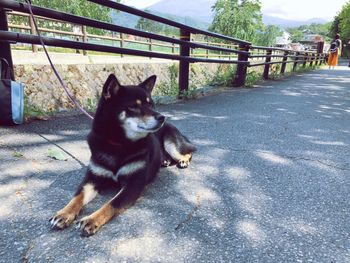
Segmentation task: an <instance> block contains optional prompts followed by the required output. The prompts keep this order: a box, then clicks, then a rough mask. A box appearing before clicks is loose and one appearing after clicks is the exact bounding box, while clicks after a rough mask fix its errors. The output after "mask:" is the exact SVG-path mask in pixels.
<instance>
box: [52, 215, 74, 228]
mask: <svg viewBox="0 0 350 263" xmlns="http://www.w3.org/2000/svg"><path fill="white" fill-rule="evenodd" d="M76 217H77V215H76V214H73V213H67V212H64V211H58V212H57V213H56V215H54V216H53V217H51V218H50V219H49V221H50V224H51V228H52V229H64V228H66V227H68V226H70V225H71V224H72V223H73V221H74V219H75V218H76Z"/></svg>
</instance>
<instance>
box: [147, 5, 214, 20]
mask: <svg viewBox="0 0 350 263" xmlns="http://www.w3.org/2000/svg"><path fill="white" fill-rule="evenodd" d="M215 2H216V0H192V1H190V0H162V1H160V2H158V3H156V4H154V5H151V6H149V7H148V9H149V10H153V11H157V12H161V13H167V14H173V15H176V16H186V17H191V18H193V19H195V20H199V21H202V22H206V23H211V22H212V20H213V14H212V11H211V7H212V6H213V5H214V4H215Z"/></svg>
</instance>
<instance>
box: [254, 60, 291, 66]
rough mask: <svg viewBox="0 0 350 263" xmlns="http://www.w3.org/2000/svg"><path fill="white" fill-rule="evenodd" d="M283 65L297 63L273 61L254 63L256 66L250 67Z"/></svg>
mask: <svg viewBox="0 0 350 263" xmlns="http://www.w3.org/2000/svg"><path fill="white" fill-rule="evenodd" d="M283 63H295V61H272V62H263V63H254V64H250V65H249V66H248V67H256V66H265V65H273V64H283Z"/></svg>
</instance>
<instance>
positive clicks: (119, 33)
mask: <svg viewBox="0 0 350 263" xmlns="http://www.w3.org/2000/svg"><path fill="white" fill-rule="evenodd" d="M89 1H90V2H93V3H95V4H99V5H103V6H105V7H109V8H111V9H115V10H118V11H122V12H127V13H129V14H133V15H137V16H140V17H143V18H146V19H151V20H153V21H157V22H160V23H163V24H166V25H169V26H172V27H175V28H178V30H179V37H174V36H173V37H169V36H164V35H160V34H155V33H150V32H145V31H142V30H137V29H131V28H126V27H122V26H118V25H115V24H111V23H106V22H101V21H98V20H94V19H90V18H86V17H80V16H76V15H72V14H69V13H64V12H59V11H55V10H51V9H47V8H43V7H39V6H33V7H32V10H33V13H34V14H35V16H36V19H38V20H43V21H51V22H53V23H62V24H65V26H66V28H67V27H68V28H69V29H72V30H73V31H72V30H70V31H66V30H58V29H52V28H51V29H50V28H46V27H40V28H39V30H40V31H41V32H44V33H48V34H46V36H44V37H43V40H44V43H45V44H46V45H47V46H53V47H62V48H71V49H77V50H83V52H84V54H86V51H98V52H107V53H116V54H120V55H122V56H123V55H132V56H142V57H150V58H152V57H154V58H162V59H170V60H178V61H179V62H180V67H179V89H180V90H179V93H180V94H181V93H182V92H183V91H185V90H187V89H188V82H189V64H190V63H197V62H201V63H228V64H236V65H237V70H236V75H235V77H234V79H233V80H232V83H233V85H234V86H242V85H244V83H245V79H246V75H247V69H248V68H249V67H257V66H264V75H263V77H264V78H265V79H267V78H268V77H269V70H270V66H271V65H273V64H280V65H281V73H282V74H284V72H285V68H286V64H288V63H293V70H296V68H297V66H298V65H299V64H302V65H303V66H306V65H307V63H309V65H310V66H312V65H319V64H321V63H323V62H324V61H325V58H326V55H325V54H324V53H317V52H314V51H293V50H286V49H281V48H272V47H259V46H252V45H251V43H249V42H247V41H244V40H241V39H236V38H232V37H228V36H224V35H220V34H217V33H213V32H209V31H205V30H201V29H197V28H193V27H189V26H187V25H184V24H181V23H178V22H174V21H172V20H169V19H165V18H162V17H159V16H156V15H153V14H150V13H147V12H144V11H141V10H138V9H135V8H132V7H128V6H125V5H122V4H119V3H116V2H113V1H110V0H89ZM29 13H30V12H29V8H28V5H27V4H25V3H19V2H17V1H13V0H2V1H1V2H0V57H5V58H7V59H8V60H9V62H10V64H11V65H12V59H11V53H10V44H14V43H26V44H31V45H32V50H33V51H34V52H35V51H37V47H36V45H38V44H40V40H39V37H38V36H37V35H36V32H35V29H34V26H33V21H32V20H31V18H30V16H29ZM8 15H9V16H22V17H27V18H28V20H27V23H26V24H14V23H10V24H9V23H8V18H7V16H8ZM67 25H68V26H67ZM77 28H78V29H79V30H75V32H74V29H77ZM88 28H94V29H101V30H103V31H107V32H110V33H109V34H104V35H97V34H90V33H88V30H87V29H88ZM23 31H26V32H28V31H29V32H30V34H27V33H23ZM49 34H51V36H48V35H49ZM67 36H68V37H70V38H68V39H66V38H67ZM129 36H132V38H129ZM198 36H199V37H198ZM62 38H63V39H62ZM71 38H73V39H74V40H72V39H71ZM196 39H199V40H198V41H196ZM101 40H103V41H104V42H107V41H111V42H112V45H106V44H105V43H104V44H101V43H100V42H101ZM203 40H206V41H203ZM209 40H210V41H209ZM115 43H117V44H118V46H114V45H113V44H115ZM131 44H134V45H142V46H143V47H144V48H143V49H142V48H140V47H137V48H136V49H135V48H134V49H132V48H129V47H128V46H130V45H131ZM159 48H161V49H162V52H160V51H158V52H156V49H159ZM280 59H281V60H280Z"/></svg>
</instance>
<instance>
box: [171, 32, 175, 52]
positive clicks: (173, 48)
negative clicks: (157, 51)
mask: <svg viewBox="0 0 350 263" xmlns="http://www.w3.org/2000/svg"><path fill="white" fill-rule="evenodd" d="M173 38H175V36H173ZM171 53H172V54H175V43H172V46H171Z"/></svg>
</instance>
